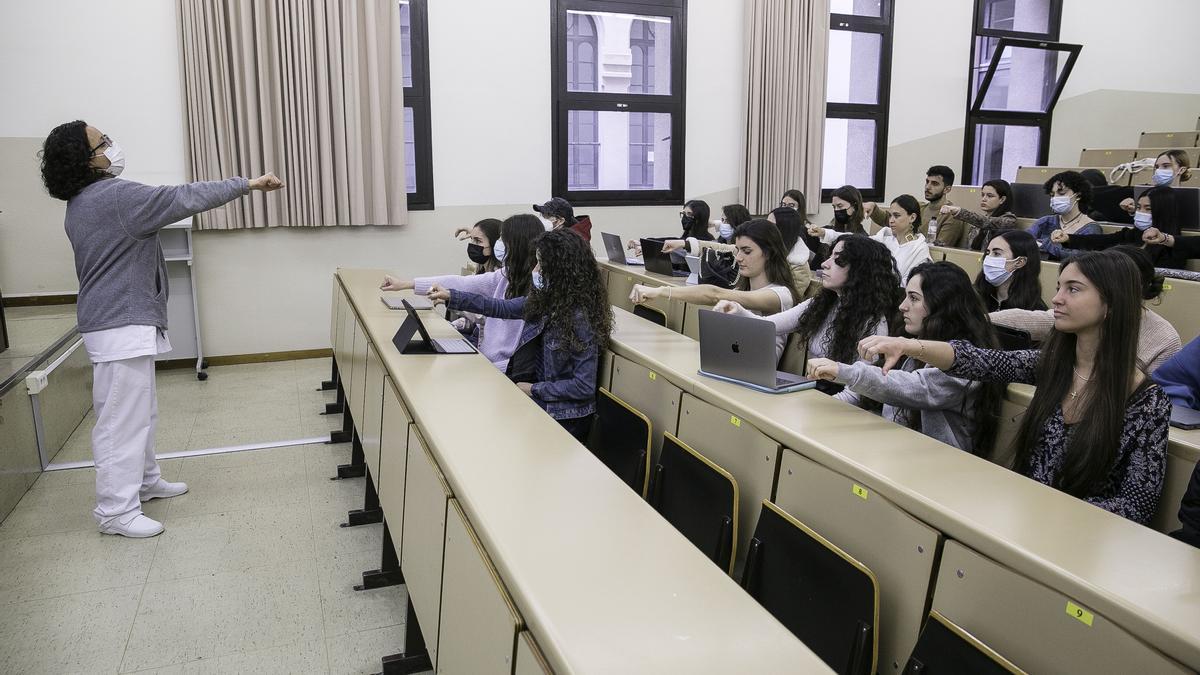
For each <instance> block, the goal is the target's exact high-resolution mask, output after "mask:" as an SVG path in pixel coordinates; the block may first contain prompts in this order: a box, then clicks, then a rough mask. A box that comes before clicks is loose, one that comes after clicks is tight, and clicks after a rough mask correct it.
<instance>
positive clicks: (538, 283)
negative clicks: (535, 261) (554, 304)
mask: <svg viewBox="0 0 1200 675" xmlns="http://www.w3.org/2000/svg"><path fill="white" fill-rule="evenodd" d="M533 287H534V288H536V289H538V290H539V291H540V290H542V289H543V288H545V287H546V282H545V281H544V280H543V279H542V273H541V272H539V271H538V270H534V271H533Z"/></svg>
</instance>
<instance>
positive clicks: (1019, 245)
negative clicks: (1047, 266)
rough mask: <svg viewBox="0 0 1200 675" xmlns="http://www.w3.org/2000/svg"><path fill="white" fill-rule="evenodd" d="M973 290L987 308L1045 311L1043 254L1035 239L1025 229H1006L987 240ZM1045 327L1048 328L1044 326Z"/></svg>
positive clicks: (994, 309)
mask: <svg viewBox="0 0 1200 675" xmlns="http://www.w3.org/2000/svg"><path fill="white" fill-rule="evenodd" d="M983 253H984V258H983V269H982V270H980V272H979V276H977V277H975V292H976V293H978V294H979V297H980V298H982V299H983V304H984V307H986V308H987V311H988V312H995V311H999V310H1001V309H1028V310H1034V311H1045V310H1046V303H1045V301H1043V300H1042V284H1041V281H1040V277H1041V273H1042V257H1041V256H1040V255H1038V245H1037V240H1036V239H1034V238H1033V235H1031V234H1029V233H1028V232H1026V231H1024V230H1008V231H1006V232H1002V233H1000V234H999V235H998V236H996V237H994V238H993V239H992V240H991V241H990V242H988V244H987V247H986V248H985V249H984V251H983ZM1047 330H1048V329H1047Z"/></svg>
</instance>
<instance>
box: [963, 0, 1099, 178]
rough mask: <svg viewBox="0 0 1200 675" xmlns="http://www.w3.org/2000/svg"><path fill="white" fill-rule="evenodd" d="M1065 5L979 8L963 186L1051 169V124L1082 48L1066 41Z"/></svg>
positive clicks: (978, 4) (1011, 0) (981, 3)
mask: <svg viewBox="0 0 1200 675" xmlns="http://www.w3.org/2000/svg"><path fill="white" fill-rule="evenodd" d="M1061 17H1062V0H976V1H975V36H974V39H973V40H972V43H971V62H970V69H971V70H970V78H969V82H970V86H969V90H968V93H967V121H966V125H965V127H966V137H965V142H964V144H963V172H962V173H963V178H962V180H963V183H965V184H980V183H984V182H986V181H989V180H992V179H994V178H1003V179H1005V180H1007V181H1013V180H1014V179H1015V178H1016V175H1017V169H1018V168H1019V167H1022V166H1036V165H1039V164H1045V162H1046V159H1047V157H1048V156H1049V152H1050V121H1051V112H1052V111H1053V109H1054V104H1055V103H1056V102H1057V101H1058V97H1059V95H1060V94H1061V93H1062V88H1063V86H1064V85H1065V83H1066V80H1067V77H1068V76H1069V75H1070V73H1071V68H1072V67H1073V66H1074V64H1075V60H1076V58H1077V57H1078V56H1079V50H1080V47H1079V45H1065V44H1060V43H1058V42H1054V40H1057V39H1058V29H1059V22H1060V19H1061Z"/></svg>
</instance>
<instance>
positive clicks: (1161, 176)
mask: <svg viewBox="0 0 1200 675" xmlns="http://www.w3.org/2000/svg"><path fill="white" fill-rule="evenodd" d="M1173 180H1175V170H1174V169H1155V170H1154V184H1155V185H1170V184H1171V181H1173Z"/></svg>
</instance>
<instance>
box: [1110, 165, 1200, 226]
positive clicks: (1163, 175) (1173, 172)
mask: <svg viewBox="0 0 1200 675" xmlns="http://www.w3.org/2000/svg"><path fill="white" fill-rule="evenodd" d="M1190 180H1192V162H1191V160H1190V159H1188V154H1187V153H1186V152H1184V151H1183V150H1164V151H1163V152H1160V153H1159V154H1158V157H1156V158H1155V159H1154V177H1153V178H1152V179H1151V182H1152V183H1153V184H1154V186H1155V187H1161V186H1164V185H1170V186H1174V187H1179V184H1180V183H1181V182H1182V183H1186V182H1188V181H1190ZM1137 207H1138V204H1137V202H1135V201H1134V200H1133V197H1129V198H1126V199H1123V200H1121V208H1122V209H1125V211H1126V212H1127V213H1128V214H1129V215H1131V216H1132V215H1135V214H1136V213H1137V211H1138V208H1137Z"/></svg>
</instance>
